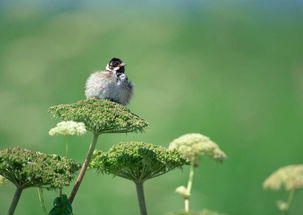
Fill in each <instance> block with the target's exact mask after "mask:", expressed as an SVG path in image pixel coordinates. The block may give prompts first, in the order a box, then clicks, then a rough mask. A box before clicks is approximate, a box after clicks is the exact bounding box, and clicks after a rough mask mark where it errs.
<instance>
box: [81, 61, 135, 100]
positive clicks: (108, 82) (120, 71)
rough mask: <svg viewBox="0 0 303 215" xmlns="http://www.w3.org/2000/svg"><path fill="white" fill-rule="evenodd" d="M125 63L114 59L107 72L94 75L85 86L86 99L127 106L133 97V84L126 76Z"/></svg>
mask: <svg viewBox="0 0 303 215" xmlns="http://www.w3.org/2000/svg"><path fill="white" fill-rule="evenodd" d="M125 66H126V63H124V62H123V61H122V60H121V59H119V58H116V57H114V58H112V59H111V60H110V61H109V63H108V64H107V65H106V68H105V70H103V71H96V72H94V73H92V74H91V75H90V76H89V77H88V79H87V81H86V84H85V96H86V98H97V99H109V100H111V101H114V102H117V103H120V104H122V105H127V104H128V103H129V102H130V99H131V98H132V95H133V88H134V87H133V84H132V83H131V82H130V81H128V77H127V75H126V74H125Z"/></svg>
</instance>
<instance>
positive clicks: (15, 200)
mask: <svg viewBox="0 0 303 215" xmlns="http://www.w3.org/2000/svg"><path fill="white" fill-rule="evenodd" d="M22 191H23V189H22V188H21V187H17V189H16V192H15V194H14V197H13V200H12V202H11V206H10V207H9V209H8V213H7V215H13V214H14V212H15V209H16V207H17V204H18V202H19V199H20V196H21V194H22Z"/></svg>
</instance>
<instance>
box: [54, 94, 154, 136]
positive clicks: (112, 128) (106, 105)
mask: <svg viewBox="0 0 303 215" xmlns="http://www.w3.org/2000/svg"><path fill="white" fill-rule="evenodd" d="M49 110H50V112H51V113H52V114H53V115H54V116H56V117H58V118H60V119H62V120H72V121H75V122H83V123H84V124H85V126H86V127H87V129H88V130H90V131H92V132H94V133H97V134H100V133H128V132H139V131H143V129H144V128H145V127H146V126H147V125H148V124H147V122H146V121H144V120H143V119H141V118H140V117H138V116H137V115H135V114H133V113H131V112H130V110H129V109H128V108H126V107H125V106H124V105H121V104H118V103H116V102H112V101H110V100H107V99H95V98H91V99H86V100H81V101H79V102H77V103H74V104H62V105H57V106H53V107H50V108H49Z"/></svg>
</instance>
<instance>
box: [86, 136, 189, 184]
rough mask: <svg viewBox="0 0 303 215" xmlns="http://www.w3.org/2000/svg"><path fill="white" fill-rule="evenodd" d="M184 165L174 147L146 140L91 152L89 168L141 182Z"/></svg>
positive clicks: (182, 159) (184, 161)
mask: <svg viewBox="0 0 303 215" xmlns="http://www.w3.org/2000/svg"><path fill="white" fill-rule="evenodd" d="M186 164H187V162H186V160H185V159H184V158H183V157H182V156H181V154H180V153H178V152H177V151H176V150H168V149H166V148H164V147H162V146H157V145H153V144H148V143H142V142H128V143H120V144H118V145H115V146H113V147H112V148H111V149H110V150H109V151H108V152H103V151H95V152H94V155H93V158H92V162H91V167H92V168H96V169H97V170H98V172H101V173H103V174H112V175H115V176H120V177H122V178H126V179H129V180H132V181H134V182H144V181H146V180H148V179H151V178H154V177H157V176H160V175H163V174H165V173H167V172H169V171H171V170H173V169H175V168H177V167H182V166H183V165H186Z"/></svg>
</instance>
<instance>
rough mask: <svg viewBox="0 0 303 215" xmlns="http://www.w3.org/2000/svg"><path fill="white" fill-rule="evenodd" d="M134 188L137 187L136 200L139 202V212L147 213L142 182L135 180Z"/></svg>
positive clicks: (144, 214)
mask: <svg viewBox="0 0 303 215" xmlns="http://www.w3.org/2000/svg"><path fill="white" fill-rule="evenodd" d="M136 189H137V197H138V202H139V207H140V214H141V215H147V210H146V204H145V197H144V188H143V182H136Z"/></svg>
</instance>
